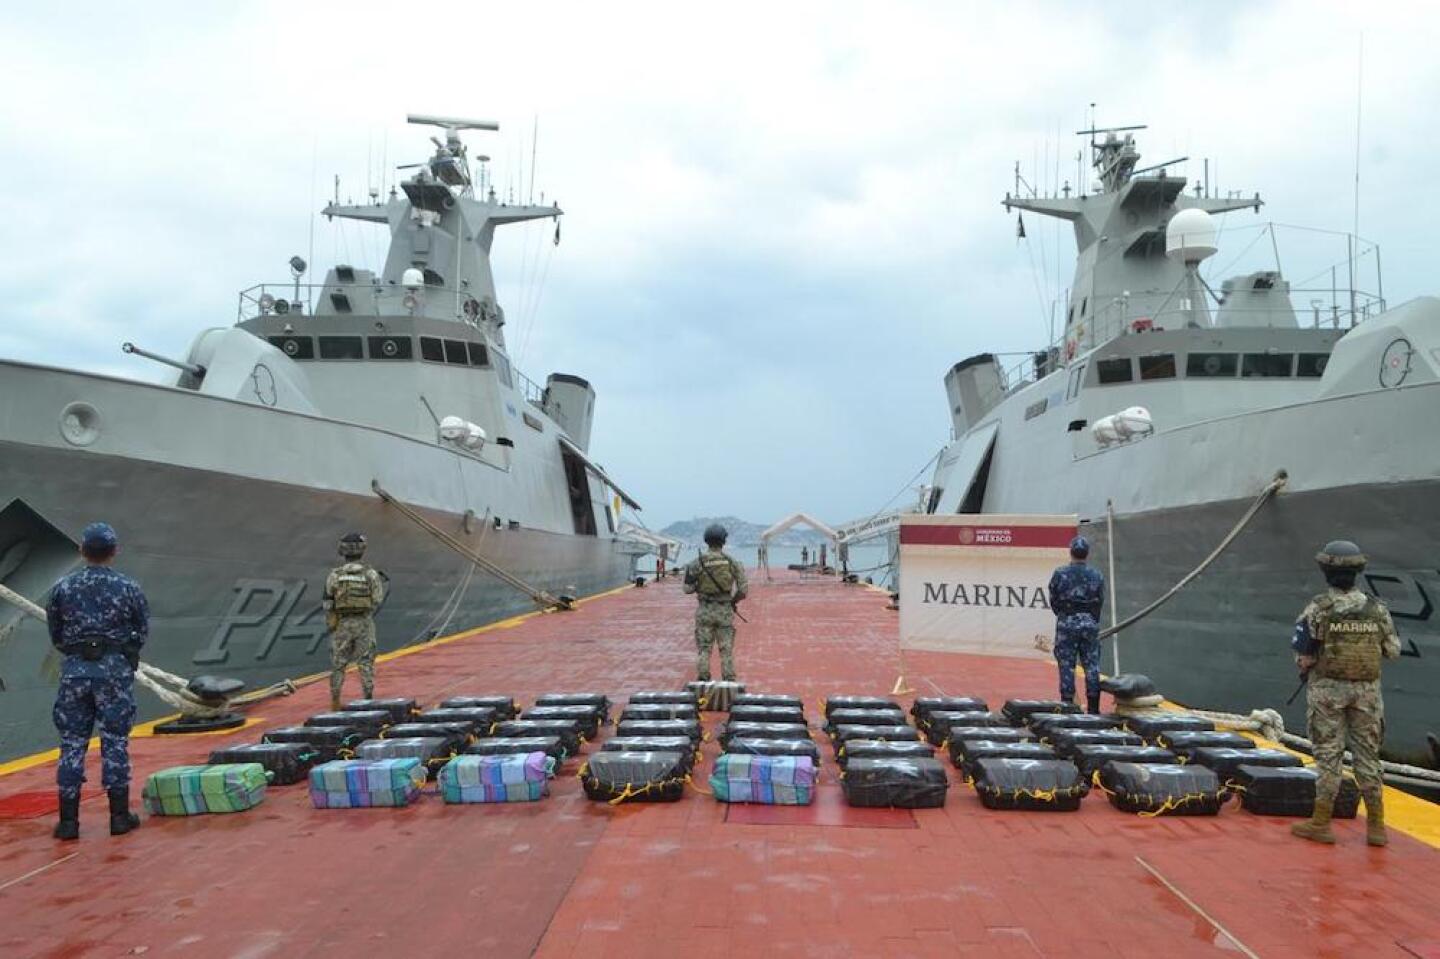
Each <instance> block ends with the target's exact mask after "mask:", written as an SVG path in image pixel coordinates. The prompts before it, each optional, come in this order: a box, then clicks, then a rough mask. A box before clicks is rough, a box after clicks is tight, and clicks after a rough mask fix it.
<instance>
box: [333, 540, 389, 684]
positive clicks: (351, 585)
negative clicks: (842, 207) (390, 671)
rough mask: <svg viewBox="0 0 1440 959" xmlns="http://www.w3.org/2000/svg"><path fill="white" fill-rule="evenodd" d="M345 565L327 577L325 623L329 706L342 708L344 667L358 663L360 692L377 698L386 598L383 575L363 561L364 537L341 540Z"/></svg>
mask: <svg viewBox="0 0 1440 959" xmlns="http://www.w3.org/2000/svg"><path fill="white" fill-rule="evenodd" d="M340 555H341V556H342V557H344V558H345V563H344V565H342V566H338V567H336V568H335V569H333V570H331V571H330V575H329V576H328V577H326V578H325V623H326V625H327V626H329V627H330V707H331V708H332V709H339V708H340V689H341V687H342V686H344V684H345V668H346V667H347V666H349V665H350V664H351V663H355V664H356V665H357V667H358V668H359V671H360V692H361V694H362V695H363V696H364V697H365V698H366V699H371V698H373V697H374V695H375V611H376V610H377V609H379V608H380V603H381V601H382V600H383V599H384V598H385V586H384V584H383V583H382V582H381V580H380V574H379V573H377V572H376V571H375V570H374V569H372V568H370V567H369V566H367V565H366V564H364V563H362V562H360V557H362V556H364V555H365V537H364V536H361V535H360V534H359V533H346V534H345V536H344V537H343V538H342V539H341V540H340Z"/></svg>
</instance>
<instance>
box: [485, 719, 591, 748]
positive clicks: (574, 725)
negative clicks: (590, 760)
mask: <svg viewBox="0 0 1440 959" xmlns="http://www.w3.org/2000/svg"><path fill="white" fill-rule="evenodd" d="M491 735H492V736H498V737H500V738H502V739H509V738H512V737H515V736H559V737H560V745H561V746H563V747H565V755H567V756H575V755H578V754H579V752H580V741H581V740H580V723H579V722H578V721H577V720H574V719H508V720H506V721H505V722H503V723H496V724H495V726H494V728H493V729H492V731H491Z"/></svg>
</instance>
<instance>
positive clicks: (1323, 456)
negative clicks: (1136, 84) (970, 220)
mask: <svg viewBox="0 0 1440 959" xmlns="http://www.w3.org/2000/svg"><path fill="white" fill-rule="evenodd" d="M1136 129H1143V128H1142V127H1124V128H1111V129H1106V130H1087V131H1081V134H1082V135H1084V136H1087V137H1090V138H1091V147H1092V151H1093V153H1092V157H1093V162H1094V167H1095V171H1096V175H1097V179H1098V183H1097V184H1096V185H1095V187H1094V191H1093V192H1091V193H1089V194H1088V195H1072V193H1071V191H1070V190H1068V189H1067V190H1065V191H1062V195H1057V196H1039V195H1028V196H1011V195H1007V196H1006V198H1005V201H1004V206H1005V208H1006V209H1007V210H1010V211H1014V210H1020V211H1025V212H1029V213H1032V214H1039V215H1043V216H1048V217H1057V218H1059V219H1061V220H1064V221H1068V222H1069V223H1070V224H1072V225H1073V228H1074V234H1075V242H1076V247H1077V250H1078V258H1077V262H1076V265H1075V275H1074V280H1073V284H1072V286H1071V289H1070V291H1069V298H1068V304H1066V313H1065V322H1064V332H1063V336H1061V337H1059V338H1058V339H1057V341H1056V342H1055V343H1054V344H1053V345H1052V346H1050V347H1049V348H1047V349H1046V350H1043V351H1041V352H1038V353H1035V354H1033V356H1027V357H1026V358H1025V360H1024V361H1023V362H1022V363H1021V364H1020V366H1019V367H1017V368H1012V369H1008V370H1007V369H1006V368H1005V367H1004V366H1003V365H1002V364H1001V362H1000V361H999V360H998V359H997V358H996V357H995V356H994V355H992V354H982V355H979V356H972V357H970V358H969V359H966V360H964V361H962V362H960V363H957V364H955V365H954V366H953V367H952V368H951V369H950V370H949V372H948V373H947V374H946V376H945V388H946V392H947V395H948V399H949V406H950V412H951V416H952V428H953V432H952V436H951V440H950V442H949V443H948V445H947V446H946V447H945V448H944V449H943V451H942V453H941V455H940V458H939V461H938V465H937V467H936V469H935V472H934V476H933V479H932V483H931V486H930V489H929V491H928V499H927V500H926V501H925V503H924V504H923V510H924V511H926V512H931V513H937V512H938V513H953V512H962V513H1069V512H1074V513H1076V514H1078V515H1079V516H1080V517H1081V522H1082V531H1083V532H1084V533H1085V534H1086V535H1088V536H1089V537H1090V538H1091V539H1092V540H1093V541H1094V542H1095V543H1096V549H1095V552H1094V553H1093V554H1092V558H1091V561H1092V562H1093V563H1096V564H1097V565H1098V566H1099V568H1100V569H1101V570H1107V569H1108V568H1109V565H1110V562H1111V559H1112V558H1111V557H1110V556H1109V555H1108V553H1109V551H1110V540H1109V536H1108V534H1107V530H1108V528H1109V527H1110V525H1111V522H1112V517H1111V515H1110V514H1109V511H1111V510H1113V530H1114V556H1113V564H1114V566H1113V568H1114V571H1115V576H1114V579H1115V587H1116V595H1117V602H1116V604H1115V605H1116V606H1117V608H1118V613H1119V616H1120V617H1121V618H1122V619H1123V618H1124V617H1126V616H1128V615H1130V614H1132V613H1134V612H1136V611H1137V610H1139V609H1141V608H1142V607H1144V606H1146V605H1148V604H1149V603H1150V602H1151V601H1152V600H1154V599H1156V598H1157V597H1159V596H1161V595H1162V594H1164V593H1165V592H1166V591H1167V590H1169V589H1170V588H1171V587H1172V586H1174V585H1175V584H1176V583H1177V582H1179V581H1180V580H1181V578H1182V577H1184V576H1185V575H1186V574H1188V573H1190V572H1191V571H1192V570H1193V569H1194V568H1195V567H1197V566H1198V565H1199V564H1200V563H1201V561H1202V560H1203V559H1204V558H1205V557H1206V556H1207V554H1209V553H1210V552H1211V550H1213V549H1214V548H1215V547H1216V546H1217V545H1218V544H1220V543H1221V541H1222V540H1223V539H1224V538H1225V537H1226V536H1227V534H1228V533H1229V532H1230V531H1231V530H1232V529H1233V528H1234V527H1235V525H1236V524H1237V522H1238V521H1239V520H1240V519H1241V517H1242V516H1243V515H1244V514H1245V513H1246V511H1247V509H1248V508H1249V507H1250V506H1251V505H1252V503H1254V502H1255V500H1256V499H1257V496H1258V495H1259V494H1260V493H1261V491H1262V490H1263V489H1264V488H1265V487H1266V486H1267V485H1268V484H1270V483H1271V482H1272V480H1273V479H1274V478H1275V477H1276V475H1277V473H1278V472H1279V471H1282V470H1283V471H1284V473H1285V476H1286V478H1285V483H1284V486H1283V488H1282V489H1281V491H1280V492H1279V493H1277V494H1276V495H1275V496H1274V497H1273V498H1272V499H1271V500H1269V501H1267V502H1266V503H1265V504H1264V505H1263V506H1261V507H1260V508H1259V509H1258V511H1257V512H1256V514H1255V516H1254V518H1253V519H1252V520H1251V521H1250V522H1249V524H1248V525H1246V526H1245V527H1244V529H1243V530H1242V531H1241V532H1240V534H1239V535H1238V536H1237V537H1236V538H1235V539H1234V541H1233V542H1232V543H1231V544H1230V545H1229V546H1228V548H1227V549H1226V550H1225V551H1224V552H1223V553H1222V554H1221V555H1220V557H1219V558H1218V560H1216V561H1215V562H1214V564H1213V565H1212V566H1210V567H1209V568H1208V569H1207V570H1206V571H1205V572H1204V573H1203V574H1201V575H1200V576H1199V577H1198V578H1196V579H1195V580H1194V581H1193V582H1191V583H1190V584H1189V585H1188V586H1186V587H1185V588H1184V589H1182V590H1181V591H1180V592H1179V593H1178V594H1176V596H1175V597H1174V598H1173V599H1171V600H1170V601H1169V602H1168V603H1167V604H1166V605H1164V606H1161V607H1160V608H1159V610H1158V611H1156V612H1154V613H1153V614H1151V615H1149V616H1148V617H1146V618H1144V619H1142V620H1141V621H1140V622H1138V623H1137V624H1136V625H1134V626H1132V627H1129V628H1128V629H1126V630H1124V631H1123V632H1122V634H1121V638H1120V641H1119V657H1120V667H1121V668H1122V669H1123V670H1124V671H1126V672H1141V673H1145V674H1147V675H1149V676H1151V677H1152V678H1153V679H1155V680H1156V682H1157V684H1158V685H1159V687H1160V688H1161V690H1162V691H1163V692H1164V693H1166V694H1167V695H1169V696H1170V697H1172V698H1174V699H1176V700H1178V701H1181V702H1184V703H1186V704H1187V705H1191V706H1195V707H1205V708H1212V709H1224V710H1232V711H1241V712H1248V711H1249V710H1251V709H1253V708H1258V707H1273V708H1282V704H1284V703H1285V702H1286V700H1287V699H1288V698H1289V697H1290V696H1291V694H1292V693H1293V692H1294V691H1295V687H1296V673H1295V667H1294V664H1293V662H1292V657H1291V653H1290V651H1289V647H1288V639H1289V636H1290V633H1291V629H1292V626H1293V623H1294V620H1295V617H1296V616H1297V614H1298V612H1299V610H1300V608H1301V607H1302V605H1303V604H1304V603H1305V601H1306V599H1307V598H1308V597H1309V596H1310V595H1312V594H1314V593H1316V592H1319V591H1320V589H1321V588H1322V587H1323V582H1322V581H1321V579H1320V577H1319V575H1318V572H1317V570H1316V566H1315V563H1314V559H1313V557H1314V554H1315V552H1316V551H1317V550H1318V549H1319V547H1320V546H1321V545H1322V544H1324V543H1325V542H1327V541H1328V540H1332V539H1337V538H1345V539H1353V540H1355V541H1356V542H1358V543H1359V544H1360V545H1361V547H1362V548H1363V549H1364V550H1365V552H1366V553H1367V554H1368V555H1369V557H1370V565H1369V567H1368V568H1367V570H1366V571H1365V574H1364V576H1363V577H1362V581H1361V585H1362V587H1363V588H1365V589H1366V590H1368V591H1369V592H1371V593H1373V594H1374V595H1376V596H1378V597H1380V598H1381V599H1383V600H1384V601H1385V602H1386V603H1387V604H1388V605H1389V608H1390V611H1391V612H1392V614H1393V615H1394V617H1395V621H1396V625H1397V627H1398V628H1399V631H1400V634H1401V639H1402V643H1403V647H1404V655H1403V656H1402V658H1401V659H1400V660H1399V661H1398V662H1395V663H1391V664H1389V665H1388V666H1387V667H1386V669H1385V678H1384V684H1385V705H1386V717H1387V737H1386V745H1387V750H1388V752H1389V753H1390V754H1391V755H1394V756H1395V757H1396V758H1405V759H1411V760H1414V761H1422V762H1426V763H1427V764H1433V763H1440V756H1436V755H1432V754H1431V751H1432V750H1433V749H1434V746H1433V739H1432V740H1430V744H1429V745H1427V735H1426V734H1427V733H1431V732H1436V731H1440V692H1437V690H1440V610H1437V609H1436V604H1437V603H1440V555H1437V553H1440V300H1437V299H1435V298H1433V297H1428V296H1427V297H1421V298H1418V299H1415V300H1411V301H1409V302H1407V303H1404V304H1401V305H1399V306H1396V307H1393V308H1391V307H1389V306H1388V305H1387V304H1386V302H1385V301H1384V298H1383V294H1382V292H1381V288H1380V286H1379V280H1378V279H1377V280H1376V289H1375V291H1374V292H1365V291H1361V290H1358V289H1354V288H1353V287H1354V286H1355V284H1353V283H1352V284H1351V286H1352V289H1343V287H1342V289H1340V290H1339V291H1336V290H1334V289H1332V288H1331V287H1330V286H1329V284H1328V283H1327V284H1326V287H1325V289H1324V290H1323V292H1317V291H1301V290H1298V289H1295V290H1292V289H1291V288H1290V284H1289V281H1287V279H1286V278H1285V277H1284V276H1283V275H1282V274H1281V273H1280V272H1279V271H1278V270H1263V271H1258V272H1252V273H1247V274H1245V275H1241V276H1236V277H1231V278H1228V279H1225V280H1224V281H1223V284H1222V285H1221V287H1220V289H1219V290H1218V291H1213V290H1212V289H1211V287H1210V286H1208V285H1207V284H1206V283H1205V282H1204V280H1203V279H1202V275H1201V273H1200V270H1199V267H1200V265H1201V263H1202V262H1203V261H1204V260H1205V258H1206V257H1207V256H1209V255H1210V254H1213V253H1214V252H1215V251H1216V249H1217V242H1216V239H1217V230H1216V225H1215V222H1214V221H1213V220H1212V216H1214V215H1217V214H1223V213H1229V212H1231V211H1243V210H1253V211H1256V212H1258V211H1259V209H1260V206H1261V200H1260V197H1259V195H1258V194H1256V195H1254V196H1250V197H1244V198H1241V197H1238V196H1235V195H1229V196H1225V197H1220V196H1212V195H1211V194H1210V190H1209V189H1208V184H1207V183H1204V182H1202V183H1198V184H1195V185H1193V186H1192V185H1190V184H1188V183H1187V180H1186V179H1185V178H1180V177H1175V176H1168V175H1167V171H1166V170H1165V169H1164V168H1163V167H1162V168H1154V167H1152V168H1149V169H1148V170H1146V169H1137V168H1136V165H1137V162H1138V160H1139V153H1138V151H1137V149H1136V145H1135V141H1134V135H1133V134H1132V133H1129V132H1127V131H1130V130H1136ZM1021 229H1022V230H1023V220H1022V221H1021ZM1222 235H1223V234H1222ZM1376 260H1377V262H1378V254H1377V257H1376ZM1376 273H1377V275H1378V267H1377V269H1376ZM1338 275H1339V277H1340V282H1341V283H1342V284H1343V282H1344V280H1345V277H1346V276H1347V275H1348V274H1347V270H1346V267H1345V265H1344V264H1342V265H1341V267H1340V270H1339V273H1338ZM1329 276H1330V273H1329V271H1328V270H1327V271H1325V273H1324V277H1325V278H1326V279H1327V280H1328V279H1329ZM1292 296H1305V297H1306V298H1307V299H1309V300H1310V309H1306V310H1303V311H1302V313H1301V314H1300V315H1298V316H1297V313H1296V310H1295V308H1294V306H1293V304H1292ZM1109 623H1110V618H1109V614H1108V613H1107V616H1106V622H1105V624H1104V625H1109ZM1105 656H1106V668H1108V669H1114V667H1115V663H1114V661H1113V658H1112V649H1111V644H1110V643H1109V642H1107V643H1106V644H1105ZM1282 712H1283V714H1284V716H1285V719H1286V722H1287V724H1288V725H1289V727H1290V728H1291V729H1299V730H1303V729H1304V698H1303V697H1299V698H1298V699H1297V700H1296V701H1295V702H1294V703H1293V704H1292V705H1290V706H1289V707H1285V708H1282Z"/></svg>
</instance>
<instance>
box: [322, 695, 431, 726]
mask: <svg viewBox="0 0 1440 959" xmlns="http://www.w3.org/2000/svg"><path fill="white" fill-rule="evenodd" d="M372 709H383V710H385V711H386V712H387V713H389V714H390V721H391V722H392V723H403V722H405V721H406V720H408V719H409V718H410V717H411V716H414V715H415V714H416V713H418V712H419V711H420V704H419V703H417V702H416V701H415V700H413V699H410V698H408V697H402V696H394V697H391V698H389V699H352V700H350V702H348V703H346V704H345V705H344V707H342V710H341V711H342V712H356V711H359V712H368V711H370V710H372Z"/></svg>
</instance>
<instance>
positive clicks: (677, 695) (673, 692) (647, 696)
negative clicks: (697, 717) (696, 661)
mask: <svg viewBox="0 0 1440 959" xmlns="http://www.w3.org/2000/svg"><path fill="white" fill-rule="evenodd" d="M629 702H630V704H631V705H633V706H640V705H644V704H646V703H660V704H661V705H664V704H666V703H669V704H672V705H673V704H675V703H689V704H690V705H691V706H694V707H695V708H696V709H699V708H700V697H699V696H698V695H697V694H696V692H695V691H694V690H693V689H647V690H644V691H642V692H638V693H631V694H630V699H629Z"/></svg>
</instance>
